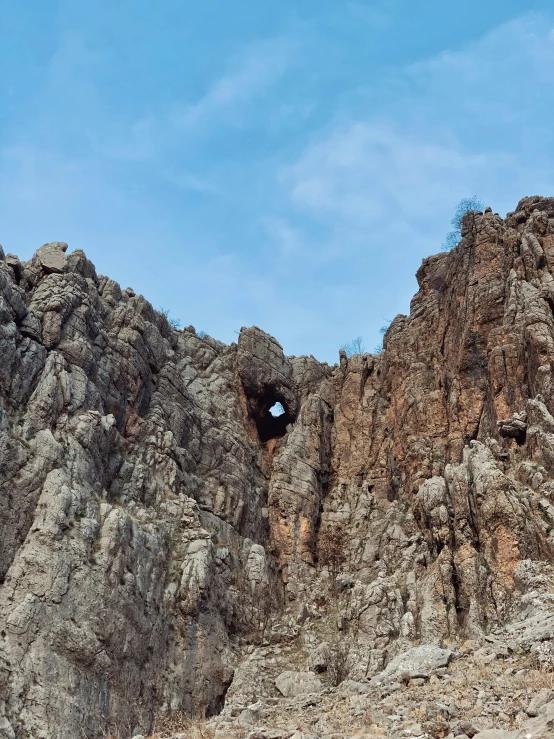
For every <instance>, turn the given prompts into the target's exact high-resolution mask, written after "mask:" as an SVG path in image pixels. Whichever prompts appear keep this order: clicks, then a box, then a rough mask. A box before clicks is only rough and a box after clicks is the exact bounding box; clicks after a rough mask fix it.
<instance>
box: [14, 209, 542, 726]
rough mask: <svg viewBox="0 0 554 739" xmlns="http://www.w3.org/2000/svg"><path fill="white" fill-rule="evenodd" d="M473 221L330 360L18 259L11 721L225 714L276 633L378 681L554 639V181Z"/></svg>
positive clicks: (322, 670) (131, 722)
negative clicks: (415, 660) (380, 329)
mask: <svg viewBox="0 0 554 739" xmlns="http://www.w3.org/2000/svg"><path fill="white" fill-rule="evenodd" d="M462 235H463V238H462V240H461V242H460V244H459V245H458V246H457V247H456V248H455V249H454V250H453V251H451V252H448V253H442V254H439V255H437V256H434V257H430V258H429V259H426V260H424V262H423V264H422V266H421V268H420V269H419V271H418V274H417V278H418V283H419V292H418V293H417V295H416V296H415V297H414V299H413V301H412V304H411V309H410V315H409V316H397V317H396V318H395V320H394V321H393V322H392V324H391V326H390V328H389V329H388V331H387V333H386V335H385V339H384V349H383V352H382V353H381V354H380V355H369V354H366V355H355V356H353V357H350V358H347V357H346V356H345V354H344V353H341V356H340V364H338V365H336V366H334V367H329V366H328V365H326V364H321V363H319V362H317V361H316V360H315V359H314V358H313V357H286V356H285V355H284V354H283V350H282V348H281V346H280V345H279V344H278V343H277V341H275V339H273V338H271V337H270V336H268V335H267V334H265V333H264V332H263V331H261V330H260V329H257V328H249V329H243V330H242V331H241V333H240V336H239V339H238V342H237V344H232V345H231V346H225V345H224V344H222V343H220V342H218V341H216V340H214V339H212V338H210V337H208V336H199V335H198V334H197V333H196V332H195V330H194V328H193V327H188V328H185V329H184V330H182V331H181V330H177V329H175V328H174V327H172V326H171V325H170V324H169V323H168V321H167V318H166V317H165V316H164V315H163V314H162V313H159V312H157V311H155V310H154V309H153V308H152V306H151V305H150V304H149V303H148V302H147V301H146V300H145V299H144V298H143V297H142V296H139V295H136V294H135V293H134V292H133V290H131V289H129V288H127V289H125V290H122V289H121V288H120V286H119V285H117V284H116V283H115V282H113V281H112V280H110V279H108V278H106V277H102V276H99V275H97V274H96V271H95V268H94V266H93V265H92V264H91V262H90V261H89V260H88V259H87V258H86V257H85V255H84V254H83V253H82V252H80V251H75V252H72V253H70V254H67V245H66V244H62V243H53V244H48V245H45V246H43V247H41V248H40V249H39V250H38V251H37V252H36V254H35V255H34V257H33V258H32V259H31V260H30V261H29V262H20V260H19V259H18V258H17V257H15V256H13V255H10V254H8V255H4V253H3V252H1V251H0V500H1V511H2V513H1V515H0V625H1V632H0V736H4V737H18V738H19V737H37V738H38V737H41V738H44V739H47V738H49V737H59V738H60V739H66V738H67V739H69V737H77V736H86V737H91V739H92V738H96V737H101V736H103V735H105V734H106V733H107V732H108V731H110V730H112V729H113V730H119V731H120V732H123V735H125V732H127V733H128V734H129V735H132V733H135V734H138V733H147V732H148V731H150V730H151V728H152V725H153V721H154V717H155V715H156V714H157V713H161V714H164V713H166V714H167V713H168V712H171V711H184V712H188V713H194V714H204V715H212V714H215V713H218V712H219V711H220V710H221V709H222V707H223V705H224V702H225V700H226V696H227V699H228V700H229V701H231V700H238V701H239V702H240V700H242V698H241V696H243V698H244V701H247V700H250V699H252V698H253V699H256V698H258V697H259V696H260V695H261V694H263V693H264V691H266V692H268V694H269V693H270V692H271V691H275V690H276V688H275V685H274V684H273V681H270V682H268V684H267V686H266V687H264V686H263V685H257V684H256V678H255V675H254V676H252V675H251V673H250V672H249V669H250V668H249V664H250V662H251V660H249V659H248V658H247V657H245V653H247V652H248V650H249V649H250V650H251V649H252V648H253V646H254V645H256V644H258V643H262V644H263V643H264V642H265V643H272V644H287V645H289V646H290V645H295V646H294V648H293V649H292V651H291V650H289V651H288V652H287V651H283V655H282V658H281V661H282V664H281V665H280V668H282V671H283V672H286V671H287V668H288V669H289V671H291V670H292V671H294V670H295V669H298V667H299V664H298V661H299V660H300V661H302V660H303V661H304V662H302V666H303V669H308V668H310V669H311V668H312V667H313V668H314V669H315V670H316V672H319V674H320V675H321V676H322V677H321V679H324V680H325V679H330V677H329V676H330V675H331V673H332V674H333V675H334V674H335V673H336V672H337V670H338V667H337V655H342V656H341V660H342V661H341V665H340V668H341V679H342V678H345V677H348V678H349V679H351V680H354V681H359V682H369V681H370V680H371V679H372V678H374V677H375V676H376V675H378V674H380V673H382V672H383V671H385V670H386V668H387V665H389V664H391V663H392V662H393V660H394V659H395V658H397V657H398V655H400V654H401V653H403V652H407V651H408V650H410V649H412V648H413V647H414V646H417V645H420V644H423V645H434V646H436V647H446V646H449V645H450V646H455V645H456V644H457V643H461V641H463V640H464V639H467V638H471V639H473V640H477V641H478V640H480V639H482V638H483V637H484V635H487V634H489V633H490V632H491V631H494V630H496V631H498V630H499V629H500V630H502V629H504V630H511V631H510V634H511V637H510V638H512V639H513V640H515V642H516V643H517V644H518V645H519V646H520V647H521V649H524V650H528V651H529V650H534V651H535V652H537V654H538V655H539V656H540V655H542V657H541V659H547V658H548V654H551V655H554V648H553V647H551V643H552V641H553V640H554V607H553V599H552V596H551V593H552V587H553V586H552V577H551V575H550V570H549V568H548V566H547V563H548V561H551V560H552V557H553V545H554V529H553V527H554V379H553V370H554V199H550V198H539V197H533V198H525V199H524V200H522V201H521V202H520V203H519V204H518V206H517V209H516V210H515V211H514V212H513V213H510V214H508V215H507V217H506V218H505V219H504V220H503V219H501V218H500V217H499V216H498V215H496V214H493V213H492V212H490V211H488V212H485V213H484V214H476V215H473V214H470V215H468V216H467V217H466V219H465V221H464V226H463V232H462ZM275 403H281V404H282V406H283V409H284V414H283V415H282V416H281V417H279V418H275V417H274V416H273V415H272V414H271V412H270V409H271V408H272V406H273V405H274V404H275ZM549 650H550V651H549ZM287 655H288V656H287ZM293 655H294V658H293ZM544 655H546V657H545V656H544ZM553 659H554V657H553ZM287 660H288V662H289V663H290V664H287ZM249 675H250V677H249ZM274 695H276V693H274Z"/></svg>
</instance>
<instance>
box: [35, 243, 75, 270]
mask: <svg viewBox="0 0 554 739" xmlns="http://www.w3.org/2000/svg"><path fill="white" fill-rule="evenodd" d="M66 251H67V244H66V243H64V242H62V241H53V242H52V243H50V244H44V246H41V247H40V249H39V250H38V251H37V253H36V255H35V257H36V259H37V260H38V262H39V263H40V266H41V267H42V269H43V270H44V271H45V272H48V273H51V272H64V271H65V269H66V267H67V256H66V255H65V252H66Z"/></svg>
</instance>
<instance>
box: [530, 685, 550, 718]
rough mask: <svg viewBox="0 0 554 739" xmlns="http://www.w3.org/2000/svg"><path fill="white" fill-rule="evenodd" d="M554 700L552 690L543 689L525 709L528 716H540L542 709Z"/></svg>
mask: <svg viewBox="0 0 554 739" xmlns="http://www.w3.org/2000/svg"><path fill="white" fill-rule="evenodd" d="M553 698H554V691H552V690H551V689H550V688H541V690H539V692H538V693H537V694H536V695H535V697H534V698H533V699H532V700H531V702H530V703H529V705H528V706H527V708H526V709H525V713H526V714H527V715H528V716H538V714H539V711H540V709H541V708H542V707H543V706H544V705H545V704H546V703H549V702H550V701H551V700H552V699H553Z"/></svg>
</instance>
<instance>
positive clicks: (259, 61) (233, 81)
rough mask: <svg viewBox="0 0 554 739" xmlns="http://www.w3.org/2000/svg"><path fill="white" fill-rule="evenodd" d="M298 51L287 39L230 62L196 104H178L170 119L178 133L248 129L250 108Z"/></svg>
mask: <svg viewBox="0 0 554 739" xmlns="http://www.w3.org/2000/svg"><path fill="white" fill-rule="evenodd" d="M298 49H299V45H298V43H297V42H296V41H295V40H294V39H293V38H292V37H290V36H279V37H277V38H272V39H268V40H265V41H263V42H259V43H257V44H253V45H251V46H249V47H248V48H247V49H245V50H243V51H242V52H241V53H240V54H239V55H237V56H236V57H235V58H233V59H232V60H230V62H229V64H228V69H227V70H226V71H225V72H224V74H223V75H222V76H221V77H220V78H219V79H217V80H215V81H214V82H213V83H212V84H211V86H210V87H209V89H208V90H207V91H206V92H205V93H204V95H203V96H202V97H201V98H200V99H199V100H198V101H196V102H195V103H192V104H183V103H181V104H179V105H177V106H176V109H175V110H174V112H173V113H172V114H171V116H170V123H171V125H172V126H174V127H175V128H176V129H178V130H186V131H191V130H196V131H205V130H206V128H207V127H214V126H222V125H229V124H230V125H241V126H242V125H245V124H246V125H247V124H248V117H247V115H246V114H247V113H248V112H249V110H250V104H251V103H252V102H253V101H255V100H256V99H258V98H260V97H261V96H263V95H264V94H265V93H266V92H267V91H268V89H270V88H271V87H273V86H274V85H275V84H276V83H277V82H278V81H279V80H280V79H281V78H282V77H283V76H284V75H285V74H286V72H287V71H288V70H289V69H290V68H291V66H292V64H293V63H294V61H295V58H296V56H297V53H298Z"/></svg>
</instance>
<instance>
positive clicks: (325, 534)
mask: <svg viewBox="0 0 554 739" xmlns="http://www.w3.org/2000/svg"><path fill="white" fill-rule="evenodd" d="M347 548H348V535H347V532H346V529H345V528H344V526H342V525H341V524H335V525H330V524H328V525H327V526H326V527H325V528H322V529H321V530H320V532H319V542H318V552H319V561H320V562H321V564H322V565H326V566H327V567H328V569H329V574H330V576H331V589H332V591H333V593H334V594H335V595H336V592H337V578H338V576H339V572H340V570H341V567H342V566H343V564H344V563H345V562H346V560H347V551H348V549H347Z"/></svg>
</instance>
